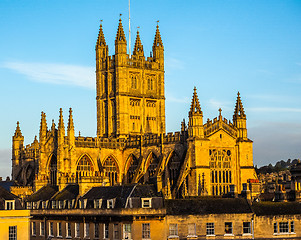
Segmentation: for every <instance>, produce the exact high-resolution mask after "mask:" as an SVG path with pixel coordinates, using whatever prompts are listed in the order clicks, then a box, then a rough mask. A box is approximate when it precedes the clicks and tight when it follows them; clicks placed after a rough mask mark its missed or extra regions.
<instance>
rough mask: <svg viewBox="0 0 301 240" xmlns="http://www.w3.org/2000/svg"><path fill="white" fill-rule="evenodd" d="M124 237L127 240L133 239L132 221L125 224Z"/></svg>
mask: <svg viewBox="0 0 301 240" xmlns="http://www.w3.org/2000/svg"><path fill="white" fill-rule="evenodd" d="M122 236H123V238H122V239H125V240H130V239H132V225H131V224H130V223H125V224H123V234H122Z"/></svg>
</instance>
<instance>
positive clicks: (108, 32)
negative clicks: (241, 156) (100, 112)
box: [0, 0, 301, 177]
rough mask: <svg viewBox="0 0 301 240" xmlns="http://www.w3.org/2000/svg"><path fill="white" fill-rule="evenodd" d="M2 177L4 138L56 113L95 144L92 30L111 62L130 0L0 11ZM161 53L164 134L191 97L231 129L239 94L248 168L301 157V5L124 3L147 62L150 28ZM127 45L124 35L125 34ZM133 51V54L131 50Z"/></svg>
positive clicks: (27, 131) (26, 4)
mask: <svg viewBox="0 0 301 240" xmlns="http://www.w3.org/2000/svg"><path fill="white" fill-rule="evenodd" d="M0 13H1V14H0V32H1V38H0V79H1V94H0V102H1V103H0V112H1V124H0V176H3V177H5V176H7V175H10V171H11V170H10V166H11V137H12V135H13V133H14V130H15V127H16V122H17V121H20V126H21V130H22V133H23V135H24V136H25V144H29V143H31V142H32V140H33V139H34V136H35V135H38V131H39V122H40V114H41V111H44V112H46V115H47V121H48V125H50V123H51V120H52V119H54V120H55V122H56V123H57V120H58V115H59V108H60V107H62V108H63V111H64V116H65V121H66V120H67V116H68V108H69V107H72V108H73V112H74V121H75V130H76V132H78V131H81V135H83V136H95V135H96V134H95V133H96V102H95V75H94V71H95V42H96V39H97V34H98V29H99V22H100V19H102V20H103V29H104V34H105V38H106V42H107V44H109V52H110V54H114V39H115V36H116V30H117V25H118V19H119V14H120V13H121V14H123V15H122V19H123V24H124V29H125V31H126V32H127V31H128V0H98V1H92V0H86V1H78V0H64V1H62V0H51V1H50V0H43V1H41V0H32V1H30V0H27V1H21V0H18V1H17V0H1V1H0ZM157 20H160V23H159V25H160V31H161V35H162V39H163V44H164V47H165V60H166V62H165V91H166V115H167V117H166V126H167V130H168V131H178V130H179V129H180V122H181V120H182V119H183V118H186V119H187V116H188V110H189V105H190V100H191V96H192V92H193V87H194V86H196V87H197V89H198V95H199V99H200V103H201V107H202V110H203V113H204V121H206V119H207V118H210V119H212V118H214V117H216V116H217V115H218V109H219V108H220V107H221V108H222V109H223V112H222V114H223V116H224V117H225V118H227V119H232V115H233V110H234V105H235V100H236V94H237V91H240V93H241V97H242V100H243V104H244V107H245V110H246V114H247V119H248V121H247V126H248V136H249V138H251V139H252V140H253V141H254V164H258V165H259V166H260V165H264V164H268V163H270V162H272V163H275V162H276V161H278V160H281V159H284V160H287V159H288V158H291V159H294V158H300V156H301V95H300V90H301V26H300V25H301V1H298V0H297V1H289V0H287V1H282V0H281V1H280V0H279V1H278V0H270V1H269V0H265V1H262V0H250V1H248V0H245V1H234V0H233V1H230V0H229V1H228V0H219V1H217V0H206V1H205V0H198V1H192V0H188V1H178V0H165V1H161V0H152V1H141V0H140V1H138V0H131V26H132V36H131V37H132V43H133V42H134V39H135V32H136V30H137V27H138V26H139V27H140V36H141V40H142V44H143V45H144V51H145V53H146V56H148V55H149V52H150V51H151V46H152V42H153V39H154V33H155V27H156V21H157ZM127 39H128V34H127ZM132 46H133V44H132Z"/></svg>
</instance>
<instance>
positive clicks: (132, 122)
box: [96, 20, 165, 137]
mask: <svg viewBox="0 0 301 240" xmlns="http://www.w3.org/2000/svg"><path fill="white" fill-rule="evenodd" d="M152 50H153V51H152V52H153V56H150V57H148V58H147V59H145V56H144V51H143V45H142V43H141V40H140V36H139V32H138V31H137V37H136V42H135V46H134V51H133V54H132V55H131V57H130V56H129V54H127V42H126V39H125V34H124V31H123V27H122V23H121V20H119V25H118V30H117V35H116V39H115V55H112V56H109V52H108V46H107V45H106V41H105V37H104V34H103V31H102V26H100V29H99V34H98V39H97V44H96V89H97V90H96V93H97V97H96V101H97V136H98V137H127V136H128V135H138V134H140V133H141V132H142V133H150V134H162V133H165V94H164V47H163V43H162V40H161V36H160V32H159V27H158V26H157V30H156V34H155V39H154V43H153V48H152Z"/></svg>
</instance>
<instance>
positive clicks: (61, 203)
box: [59, 201, 64, 209]
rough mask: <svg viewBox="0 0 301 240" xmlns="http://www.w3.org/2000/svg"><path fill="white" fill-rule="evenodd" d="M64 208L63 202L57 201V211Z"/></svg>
mask: <svg viewBox="0 0 301 240" xmlns="http://www.w3.org/2000/svg"><path fill="white" fill-rule="evenodd" d="M62 208H64V202H63V201H59V209H62Z"/></svg>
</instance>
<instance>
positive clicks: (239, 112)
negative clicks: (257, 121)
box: [233, 92, 246, 120]
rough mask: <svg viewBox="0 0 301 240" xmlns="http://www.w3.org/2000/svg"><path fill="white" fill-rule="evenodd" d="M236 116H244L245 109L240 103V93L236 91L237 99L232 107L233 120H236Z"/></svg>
mask: <svg viewBox="0 0 301 240" xmlns="http://www.w3.org/2000/svg"><path fill="white" fill-rule="evenodd" d="M237 118H246V114H245V110H244V107H243V105H242V102H241V99H240V93H239V92H238V93H237V99H236V104H235V109H234V115H233V120H236V119H237Z"/></svg>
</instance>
